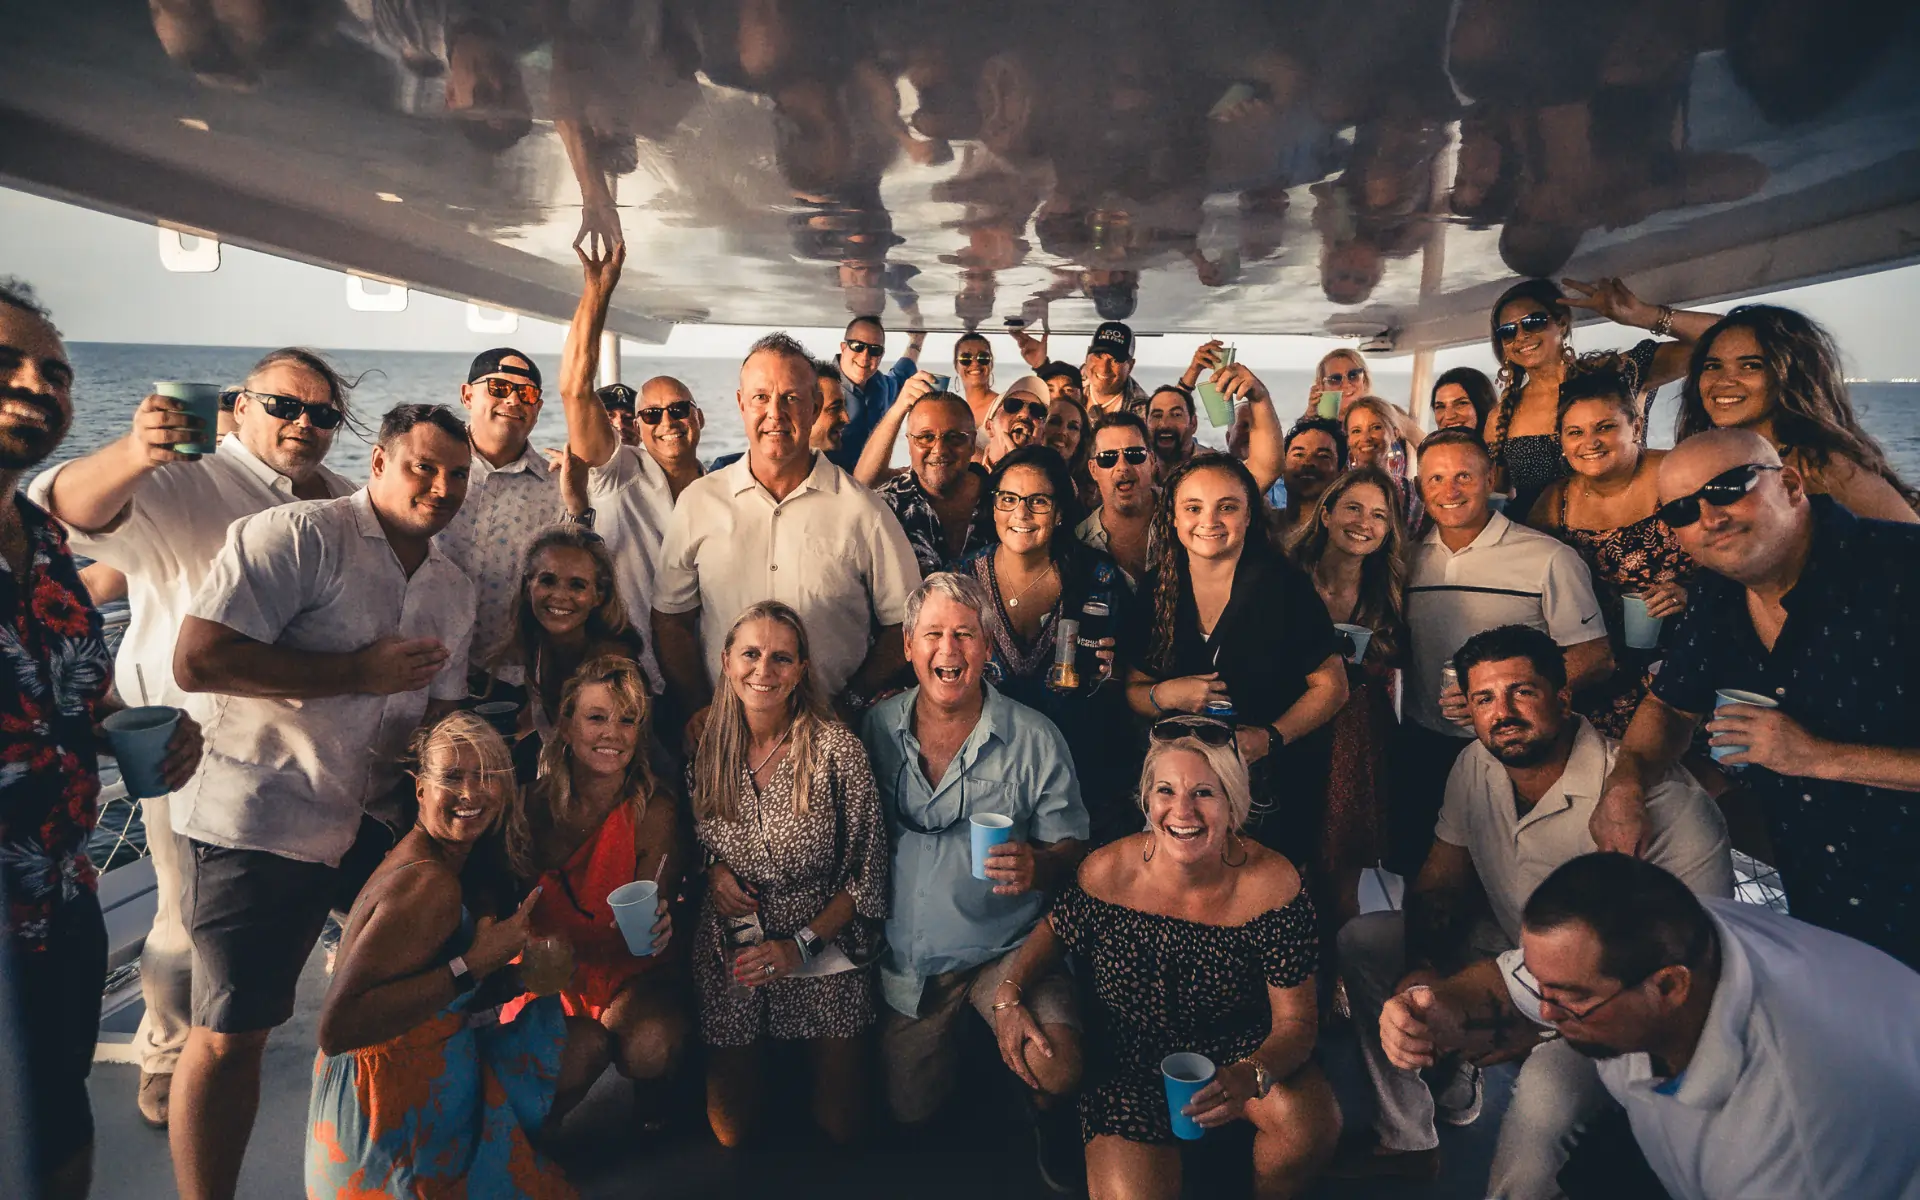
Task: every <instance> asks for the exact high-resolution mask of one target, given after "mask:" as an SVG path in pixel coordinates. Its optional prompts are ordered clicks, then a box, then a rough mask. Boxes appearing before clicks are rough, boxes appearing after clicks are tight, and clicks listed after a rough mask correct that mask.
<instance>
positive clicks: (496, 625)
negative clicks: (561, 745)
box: [434, 445, 567, 682]
mask: <svg viewBox="0 0 1920 1200" xmlns="http://www.w3.org/2000/svg"><path fill="white" fill-rule="evenodd" d="M566 514H567V509H566V505H565V504H564V503H562V502H561V499H560V488H559V486H558V484H557V483H556V482H555V481H554V480H553V478H552V476H551V474H550V473H549V471H548V469H547V460H546V458H545V457H544V456H542V455H541V453H540V452H539V451H538V450H535V449H534V448H533V447H532V446H531V445H529V446H528V447H527V449H526V453H524V454H522V455H521V456H520V457H519V458H516V459H514V460H513V461H512V462H510V463H508V464H507V465H506V466H504V467H496V466H494V465H493V464H492V463H489V462H488V461H487V460H486V456H484V455H482V454H481V453H480V451H479V450H478V449H475V450H474V452H473V470H472V473H471V474H469V475H468V477H467V498H466V499H465V500H463V501H462V502H461V504H460V511H459V512H458V513H456V514H455V515H454V518H453V520H452V521H450V522H448V523H447V527H446V528H445V529H443V530H441V531H440V535H439V536H438V537H436V538H435V539H434V541H436V542H437V543H439V546H440V549H441V550H442V551H444V552H445V553H446V556H447V557H448V558H451V559H452V560H453V562H454V565H455V566H457V567H459V568H460V569H461V570H462V571H465V572H466V574H467V578H468V579H471V580H472V581H473V586H474V591H475V593H476V594H477V595H478V596H479V604H480V607H479V612H478V614H477V615H476V616H475V618H474V622H473V647H472V656H471V657H472V659H473V661H474V662H475V663H484V662H486V660H487V659H488V658H489V657H491V656H492V654H493V652H494V651H496V650H498V649H500V647H501V645H502V644H503V643H504V642H505V641H506V639H507V634H508V633H509V632H510V630H511V629H512V626H513V604H514V600H515V599H516V597H517V594H518V592H519V590H520V569H521V567H522V566H524V565H525V562H526V557H527V549H528V548H529V547H530V546H532V545H533V539H534V538H536V537H538V536H539V534H540V531H541V530H542V529H545V528H546V527H547V526H549V525H553V524H556V523H557V522H559V521H560V520H562V519H563V518H564V517H565V516H566ZM519 671H520V668H518V667H514V668H511V669H510V670H508V671H503V672H501V674H502V676H503V677H508V676H510V677H511V678H512V679H513V680H514V681H515V682H517V681H518V679H519V674H518V672H519Z"/></svg>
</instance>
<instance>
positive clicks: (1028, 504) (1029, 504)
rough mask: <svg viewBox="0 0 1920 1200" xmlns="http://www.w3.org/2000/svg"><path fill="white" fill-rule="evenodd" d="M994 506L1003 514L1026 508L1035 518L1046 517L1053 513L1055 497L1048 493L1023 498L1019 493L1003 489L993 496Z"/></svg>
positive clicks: (1038, 493) (1036, 493) (1037, 493)
mask: <svg viewBox="0 0 1920 1200" xmlns="http://www.w3.org/2000/svg"><path fill="white" fill-rule="evenodd" d="M993 506H994V507H995V508H997V509H999V510H1000V511H1001V512H1012V511H1013V510H1014V509H1016V508H1020V507H1025V508H1026V510H1027V511H1028V512H1030V513H1032V514H1033V515H1034V516H1036V517H1044V516H1046V515H1047V514H1048V513H1050V512H1052V511H1053V497H1052V496H1051V495H1049V494H1048V493H1046V492H1035V493H1033V494H1032V495H1030V496H1022V495H1021V494H1020V493H1018V492H1009V491H1006V490H1004V489H1003V490H1001V491H998V492H995V493H994V494H993Z"/></svg>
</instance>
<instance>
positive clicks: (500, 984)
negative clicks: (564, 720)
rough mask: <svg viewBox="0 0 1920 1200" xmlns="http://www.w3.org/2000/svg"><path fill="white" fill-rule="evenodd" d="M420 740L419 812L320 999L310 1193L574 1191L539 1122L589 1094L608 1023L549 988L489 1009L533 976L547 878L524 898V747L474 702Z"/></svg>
mask: <svg viewBox="0 0 1920 1200" xmlns="http://www.w3.org/2000/svg"><path fill="white" fill-rule="evenodd" d="M418 746H419V749H418V758H419V771H418V774H417V776H416V784H415V789H416V794H417V796H418V799H419V805H420V808H419V816H418V819H417V820H416V821H415V824H414V827H413V829H412V830H411V831H409V832H408V833H407V834H406V836H404V837H402V838H401V839H400V842H399V844H398V845H396V846H395V847H394V848H393V850H392V851H391V852H390V853H389V854H388V855H387V857H386V859H385V861H383V862H382V863H381V864H380V866H379V867H378V868H377V869H375V871H374V873H373V876H372V877H371V878H370V879H368V881H367V883H366V886H365V887H363V888H362V889H361V891H360V895H359V898H358V899H356V900H355V901H354V905H353V912H352V913H351V914H350V915H349V916H348V918H347V928H346V934H345V936H344V937H343V938H342V939H341V942H340V951H339V958H338V960H337V961H338V965H337V966H336V968H335V970H334V974H333V980H332V983H331V984H330V985H329V987H328V989H327V996H326V999H325V1001H324V1002H322V1004H321V1008H320V1030H319V1033H320V1056H319V1061H318V1062H317V1063H316V1064H315V1066H314V1077H313V1091H312V1096H311V1099H310V1101H309V1104H308V1116H307V1152H306V1178H307V1195H309V1196H313V1197H328V1198H332V1197H335V1196H341V1197H344V1196H349V1195H350V1196H355V1197H371V1196H382V1197H392V1198H393V1200H412V1198H413V1197H416V1196H420V1195H428V1194H435V1195H437V1194H440V1193H441V1192H442V1191H446V1192H448V1193H451V1192H454V1191H457V1190H459V1189H460V1188H461V1186H462V1185H463V1183H464V1182H465V1181H466V1180H467V1179H468V1178H475V1179H487V1180H490V1181H492V1185H493V1186H494V1187H495V1189H496V1192H495V1194H498V1195H501V1196H506V1197H523V1198H542V1200H544V1198H546V1197H555V1198H558V1197H570V1196H572V1195H574V1192H573V1189H572V1188H571V1187H570V1186H569V1185H568V1184H567V1181H566V1178H565V1177H564V1176H563V1175H562V1174H561V1173H560V1170H559V1168H558V1167H556V1166H555V1165H554V1164H553V1163H551V1162H550V1161H548V1160H547V1159H546V1158H545V1157H544V1156H543V1155H541V1154H540V1153H539V1151H538V1150H536V1149H535V1146H534V1137H535V1135H537V1133H538V1131H539V1129H540V1127H541V1126H542V1125H543V1124H544V1123H545V1122H547V1121H548V1120H549V1119H550V1116H551V1115H552V1114H553V1113H554V1112H556V1111H564V1110H565V1108H566V1107H568V1106H569V1105H570V1104H572V1103H573V1102H576V1101H577V1100H578V1099H579V1098H580V1097H581V1096H583V1095H585V1093H586V1089H587V1088H588V1087H589V1086H590V1085H591V1084H592V1081H593V1077H594V1076H595V1075H597V1074H598V1073H599V1068H600V1066H601V1065H602V1064H603V1062H604V1060H603V1059H600V1058H598V1057H597V1052H598V1049H599V1046H598V1041H599V1039H598V1037H597V1035H596V1036H591V1037H583V1036H581V1035H582V1034H583V1033H585V1032H586V1031H584V1030H581V1029H578V1028H576V1027H573V1026H572V1025H571V1023H570V1022H568V1021H567V1019H566V1017H565V1016H564V1014H563V1013H562V1012H561V1008H560V1003H559V1001H558V1000H556V999H554V998H553V997H551V996H544V997H541V998H539V999H536V1000H533V1001H531V1002H530V1003H527V1004H525V1005H524V1006H523V1008H522V1011H521V1012H520V1013H519V1019H518V1020H515V1021H513V1022H511V1023H510V1024H500V1023H499V1022H498V1021H496V1020H493V1019H492V1018H491V1013H492V1012H493V1010H494V1009H495V1008H496V1007H497V1006H498V1004H499V1002H500V1000H501V999H502V998H503V997H508V996H513V995H516V994H518V993H519V992H521V991H522V985H521V982H520V981H519V979H518V978H517V977H516V974H515V972H513V971H510V970H508V969H507V967H508V964H509V963H510V962H512V961H513V960H514V959H515V958H517V957H519V956H520V955H521V953H522V951H524V950H526V949H527V945H528V936H529V929H530V920H531V914H532V909H533V906H534V904H535V902H536V900H537V899H538V897H539V894H540V893H539V891H538V890H537V889H536V890H535V891H534V892H533V893H532V894H529V895H528V896H527V897H526V899H525V900H524V901H518V903H516V901H517V900H518V897H519V895H520V888H521V887H522V886H523V885H522V883H521V881H522V880H524V879H525V878H527V876H528V873H529V865H528V858H527V845H528V840H527V835H526V824H525V820H524V815H523V813H522V811H521V808H520V793H519V790H518V789H517V788H516V787H515V786H514V783H513V763H512V761H511V758H510V757H509V754H508V751H507V746H506V743H505V742H504V741H503V740H502V739H501V737H500V735H499V734H498V733H496V732H494V730H493V729H492V727H490V726H489V725H488V724H487V723H486V722H485V721H483V720H482V719H481V718H479V717H477V716H474V715H473V714H472V713H454V714H453V715H452V716H449V717H447V718H445V719H444V720H442V721H441V722H440V723H439V724H437V725H435V726H434V727H433V729H432V730H431V731H430V732H428V733H426V734H425V735H424V736H422V737H421V738H420V739H419V743H418ZM483 1014H484V1015H483Z"/></svg>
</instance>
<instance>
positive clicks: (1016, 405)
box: [1000, 396, 1047, 421]
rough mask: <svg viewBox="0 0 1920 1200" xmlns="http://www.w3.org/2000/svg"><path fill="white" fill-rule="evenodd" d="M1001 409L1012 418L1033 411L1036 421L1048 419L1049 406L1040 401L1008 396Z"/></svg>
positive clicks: (1001, 404) (1001, 403)
mask: <svg viewBox="0 0 1920 1200" xmlns="http://www.w3.org/2000/svg"><path fill="white" fill-rule="evenodd" d="M1000 408H1001V410H1002V411H1004V412H1005V413H1006V414H1007V415H1008V416H1010V417H1017V416H1019V415H1020V414H1021V413H1022V412H1023V411H1031V412H1032V414H1033V419H1034V420H1036V421H1044V420H1046V419H1047V406H1046V405H1044V404H1042V403H1040V402H1039V401H1038V400H1022V399H1021V398H1020V397H1018V396H1008V397H1007V398H1006V399H1004V400H1002V401H1001V402H1000Z"/></svg>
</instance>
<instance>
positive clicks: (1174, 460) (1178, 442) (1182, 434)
mask: <svg viewBox="0 0 1920 1200" xmlns="http://www.w3.org/2000/svg"><path fill="white" fill-rule="evenodd" d="M1198 428H1199V425H1198V422H1196V421H1195V420H1194V416H1193V393H1192V392H1189V391H1187V390H1186V389H1185V388H1179V387H1175V386H1173V385H1172V384H1166V385H1163V386H1161V387H1158V388H1155V389H1154V391H1153V395H1151V396H1149V397H1147V432H1148V433H1149V434H1151V435H1152V437H1153V458H1154V467H1153V469H1154V472H1155V474H1156V475H1157V476H1158V477H1159V478H1161V479H1165V478H1166V477H1167V476H1168V475H1169V474H1171V473H1172V471H1173V469H1174V468H1175V467H1177V466H1179V465H1180V464H1181V463H1183V462H1185V461H1187V460H1188V459H1189V458H1192V457H1193V451H1194V442H1193V435H1194V433H1195V432H1196V431H1197V430H1198Z"/></svg>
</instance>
